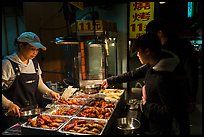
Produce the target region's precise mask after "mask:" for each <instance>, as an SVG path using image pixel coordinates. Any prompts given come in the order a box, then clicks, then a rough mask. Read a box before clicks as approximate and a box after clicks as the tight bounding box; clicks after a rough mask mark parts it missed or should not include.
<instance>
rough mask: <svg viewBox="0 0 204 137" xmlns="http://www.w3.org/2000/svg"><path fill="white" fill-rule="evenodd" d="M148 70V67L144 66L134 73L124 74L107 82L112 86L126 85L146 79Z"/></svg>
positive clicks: (110, 78)
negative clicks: (125, 83) (126, 83)
mask: <svg viewBox="0 0 204 137" xmlns="http://www.w3.org/2000/svg"><path fill="white" fill-rule="evenodd" d="M148 69H149V66H148V65H142V66H140V67H138V68H136V69H135V70H133V71H130V72H127V73H123V74H120V75H118V76H112V77H109V78H107V82H108V84H109V85H111V84H118V83H124V82H129V81H134V80H137V79H140V78H144V77H145V74H146V72H147V70H148Z"/></svg>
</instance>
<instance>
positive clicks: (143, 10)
mask: <svg viewBox="0 0 204 137" xmlns="http://www.w3.org/2000/svg"><path fill="white" fill-rule="evenodd" d="M153 19H154V2H130V24H129V38H130V39H136V38H138V37H139V36H141V35H143V34H144V33H145V30H146V25H147V24H148V23H149V22H150V21H151V20H153Z"/></svg>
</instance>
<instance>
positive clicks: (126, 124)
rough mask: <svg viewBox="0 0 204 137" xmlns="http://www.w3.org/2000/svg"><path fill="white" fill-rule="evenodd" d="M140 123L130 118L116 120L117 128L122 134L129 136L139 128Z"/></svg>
mask: <svg viewBox="0 0 204 137" xmlns="http://www.w3.org/2000/svg"><path fill="white" fill-rule="evenodd" d="M140 125H141V124H140V121H139V120H138V119H135V118H131V117H122V118H119V119H117V128H118V129H120V130H121V131H122V132H123V134H125V135H131V134H133V133H134V131H135V130H136V129H138V128H139V127H140Z"/></svg>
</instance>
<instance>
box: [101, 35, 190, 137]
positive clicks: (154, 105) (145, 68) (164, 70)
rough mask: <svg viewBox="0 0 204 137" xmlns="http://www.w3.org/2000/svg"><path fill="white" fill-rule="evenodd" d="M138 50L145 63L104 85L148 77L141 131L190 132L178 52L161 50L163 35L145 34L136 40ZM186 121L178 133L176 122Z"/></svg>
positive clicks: (146, 78)
mask: <svg viewBox="0 0 204 137" xmlns="http://www.w3.org/2000/svg"><path fill="white" fill-rule="evenodd" d="M134 50H135V51H137V56H138V58H139V60H140V62H141V63H142V64H143V65H142V66H141V67H139V68H136V69H135V70H132V71H130V72H126V73H123V74H120V75H118V76H112V77H109V78H107V79H104V81H103V82H102V87H103V88H107V87H108V86H109V85H112V84H115V83H122V82H128V81H133V80H137V79H139V78H143V77H144V83H145V85H144V86H143V88H142V105H141V110H142V118H141V134H144V135H170V134H185V135H188V134H189V133H190V128H189V119H188V111H187V109H186V108H187V107H186V105H187V100H186V96H187V94H186V92H185V91H183V90H181V87H180V85H179V84H178V82H177V80H176V79H175V73H174V71H175V68H176V67H177V65H178V64H179V61H180V60H179V58H178V56H176V55H175V54H174V53H172V52H170V51H167V50H161V43H160V40H159V38H158V37H157V36H156V35H154V34H144V35H142V36H140V37H139V38H138V39H137V40H136V41H135V43H134ZM174 120H177V121H178V122H179V123H185V125H184V124H183V125H182V126H183V128H185V130H186V131H185V132H184V131H180V132H179V133H175V132H174V126H173V122H174Z"/></svg>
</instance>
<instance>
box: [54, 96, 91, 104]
mask: <svg viewBox="0 0 204 137" xmlns="http://www.w3.org/2000/svg"><path fill="white" fill-rule="evenodd" d="M66 100H74V101H77V102H81V101H83V102H84V104H79V105H76V104H63V103H58V102H54V104H55V106H57V105H61V106H67V105H76V106H83V105H85V104H86V103H87V102H89V101H90V100H91V99H88V98H68V99H66Z"/></svg>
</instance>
